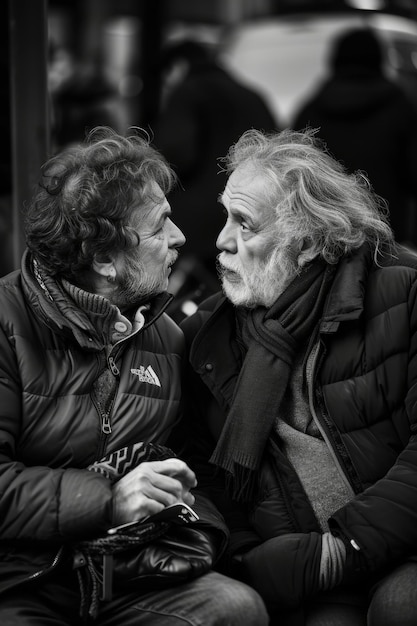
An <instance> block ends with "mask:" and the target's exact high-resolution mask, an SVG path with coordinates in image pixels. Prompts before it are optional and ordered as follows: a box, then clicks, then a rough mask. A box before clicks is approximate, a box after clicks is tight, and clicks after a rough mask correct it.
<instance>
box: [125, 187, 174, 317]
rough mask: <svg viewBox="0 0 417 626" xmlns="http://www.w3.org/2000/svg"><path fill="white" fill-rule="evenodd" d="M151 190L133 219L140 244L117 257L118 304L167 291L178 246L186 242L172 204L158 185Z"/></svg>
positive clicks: (132, 301)
mask: <svg viewBox="0 0 417 626" xmlns="http://www.w3.org/2000/svg"><path fill="white" fill-rule="evenodd" d="M149 191H150V199H149V202H148V204H147V205H146V206H143V205H142V206H138V207H137V208H134V209H133V211H132V217H131V222H130V224H131V227H132V228H133V229H134V230H135V231H136V232H137V233H138V235H139V237H140V243H139V245H138V246H137V247H136V248H134V249H133V250H127V251H126V252H123V253H120V254H119V255H118V257H117V258H116V260H115V266H116V272H117V279H116V282H117V284H118V288H117V291H116V293H115V294H114V298H113V301H114V303H115V304H117V305H118V306H119V307H120V306H122V307H123V306H129V305H131V304H135V303H137V302H138V301H139V300H143V299H146V298H149V297H152V296H154V295H156V294H158V293H161V292H163V291H165V290H166V289H167V287H168V279H169V275H170V273H171V269H170V268H171V266H172V265H173V264H174V262H175V261H176V259H177V256H178V250H177V248H179V247H181V246H183V245H184V243H185V237H184V235H183V234H182V232H181V231H180V229H179V228H178V227H177V226H176V225H175V224H174V223H173V222H172V221H171V219H170V216H171V207H170V205H169V203H168V201H167V199H166V198H165V195H164V194H163V192H162V190H161V188H160V187H159V185H157V184H156V183H152V184H151V185H149Z"/></svg>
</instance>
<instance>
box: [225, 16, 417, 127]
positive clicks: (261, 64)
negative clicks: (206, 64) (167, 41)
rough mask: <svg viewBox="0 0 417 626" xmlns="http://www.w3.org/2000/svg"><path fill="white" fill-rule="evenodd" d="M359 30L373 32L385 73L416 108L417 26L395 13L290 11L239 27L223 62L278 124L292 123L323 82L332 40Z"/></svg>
mask: <svg viewBox="0 0 417 626" xmlns="http://www.w3.org/2000/svg"><path fill="white" fill-rule="evenodd" d="M359 26H366V27H369V28H371V29H372V30H373V31H374V32H375V33H376V34H377V36H378V38H379V40H380V41H381V43H382V46H383V50H384V51H385V55H384V57H385V70H386V72H387V75H388V76H390V77H392V78H393V79H395V80H397V81H398V82H399V83H401V84H402V86H403V87H404V89H405V90H406V91H407V92H408V93H409V96H410V97H411V98H412V99H413V101H414V102H415V104H416V107H417V23H416V22H415V21H413V20H411V19H409V18H406V17H401V16H398V15H389V14H386V13H377V12H373V11H360V12H359V11H358V12H352V13H349V12H347V13H339V12H337V13H320V14H317V13H305V14H304V13H294V14H290V15H281V16H273V17H268V18H262V19H258V20H255V21H251V22H246V23H241V24H239V25H237V26H236V27H235V28H234V30H232V31H231V33H230V35H229V37H228V39H227V41H226V42H225V44H224V48H223V52H222V55H223V61H224V63H225V65H226V66H227V67H228V68H229V69H230V70H231V71H232V72H233V73H234V74H235V75H236V76H238V77H239V78H240V79H241V80H242V81H244V82H246V83H248V84H250V85H252V86H253V87H255V88H257V89H258V91H259V92H260V93H262V94H263V95H264V97H265V98H266V99H267V101H268V102H269V104H270V106H271V108H272V109H273V110H274V111H275V112H276V115H277V118H278V120H279V121H280V122H281V124H284V125H290V124H291V121H292V118H293V116H294V114H295V113H296V111H297V110H298V109H299V108H300V107H301V106H302V104H303V103H304V101H305V100H306V99H307V98H308V97H309V96H310V95H311V93H312V92H313V91H314V90H315V89H316V88H317V86H318V85H319V84H320V83H321V82H322V81H323V80H325V79H326V77H327V75H328V73H329V55H330V51H331V50H332V47H333V42H334V40H335V39H336V38H338V37H339V36H340V35H341V34H342V33H343V32H346V31H348V30H350V29H351V28H357V27H359Z"/></svg>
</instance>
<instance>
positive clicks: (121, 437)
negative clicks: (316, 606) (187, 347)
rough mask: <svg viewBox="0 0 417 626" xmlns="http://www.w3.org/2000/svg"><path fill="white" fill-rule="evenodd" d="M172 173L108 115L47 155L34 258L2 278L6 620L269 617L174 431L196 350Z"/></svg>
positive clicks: (30, 214) (143, 621)
mask: <svg viewBox="0 0 417 626" xmlns="http://www.w3.org/2000/svg"><path fill="white" fill-rule="evenodd" d="M173 183H174V175H173V171H172V170H171V168H170V166H169V165H168V163H167V162H166V161H165V159H164V158H163V157H162V156H161V155H160V154H159V153H158V152H157V151H156V150H155V149H154V148H153V147H152V146H151V145H150V143H149V141H148V139H147V137H146V136H141V135H140V133H139V132H138V133H133V134H132V135H130V136H128V137H124V136H121V135H118V134H117V133H115V132H113V131H112V130H111V129H106V128H97V129H95V130H94V131H92V132H91V134H90V136H89V137H88V138H87V141H86V142H85V143H83V144H80V145H75V146H70V147H68V148H67V149H65V150H64V151H62V152H61V153H59V154H57V155H55V156H54V157H52V158H51V159H50V160H49V161H48V162H47V163H46V164H45V165H44V167H43V169H42V176H41V180H40V186H39V188H38V190H37V191H36V193H35V195H34V198H33V201H32V203H31V204H30V206H29V207H28V208H27V212H26V221H25V233H26V241H27V250H26V251H25V253H24V256H23V259H22V265H21V269H20V270H17V271H15V272H13V273H11V274H9V275H8V276H5V277H3V278H2V279H1V281H0V623H1V624H2V626H12V625H13V626H14V625H16V624H19V625H20V626H29V624H30V625H32V626H33V625H34V624H39V625H41V624H55V625H57V626H58V625H59V626H65V625H67V626H70V625H75V624H87V623H89V624H91V623H94V624H97V625H102V626H104V625H106V626H112V625H114V626H116V625H117V626H133V625H134V626H140V625H143V626H152V625H157V626H162V625H165V626H175V625H179V624H184V623H185V622H186V623H187V624H190V625H191V624H192V625H194V626H197V625H198V624H206V625H210V624H213V626H214V625H215V624H219V623H222V624H225V623H227V624H233V625H235V626H240V625H241V624H242V623H245V624H248V623H249V624H251V625H252V626H258V625H259V624H262V626H264V625H266V624H267V623H268V621H267V620H268V618H267V615H266V611H265V607H264V605H263V602H262V600H261V599H260V597H259V595H258V594H257V593H256V592H255V591H254V590H253V589H251V588H250V587H248V586H247V585H243V584H241V583H239V582H238V581H235V580H231V579H227V578H226V577H225V576H223V575H221V574H219V573H217V572H214V571H210V570H211V568H214V566H215V564H216V561H217V559H218V558H219V557H220V555H221V553H222V551H223V550H224V548H225V545H226V543H227V537H228V533H227V529H226V528H225V526H224V522H223V521H222V520H221V519H220V517H219V515H218V513H217V511H216V510H215V509H214V507H212V506H211V505H210V503H209V502H208V501H207V500H206V499H204V498H201V497H197V494H196V492H195V491H194V489H195V487H196V478H195V474H194V472H193V471H192V470H191V469H190V468H189V467H188V465H187V464H186V463H185V462H184V461H182V460H180V459H179V458H178V457H177V456H176V454H175V452H174V451H173V450H171V449H170V448H168V447H167V445H166V444H167V443H168V437H169V435H170V432H171V430H172V428H173V426H174V424H175V423H176V422H177V421H178V419H179V417H180V414H181V412H180V409H181V397H182V392H181V377H182V370H183V354H184V341H183V335H182V332H181V331H180V329H179V328H178V326H177V325H176V324H175V323H174V322H173V321H172V320H171V319H170V318H169V317H168V316H167V315H166V313H165V309H166V307H167V305H168V303H169V302H170V300H171V297H170V296H169V294H168V293H167V292H166V289H167V287H168V278H169V274H170V267H171V265H172V264H173V263H174V261H175V260H176V258H177V256H178V250H179V248H180V247H181V246H182V245H183V244H184V242H185V238H184V236H183V234H182V232H181V231H180V230H179V228H178V227H177V226H176V225H175V224H174V222H173V221H172V219H171V217H172V215H171V207H170V205H169V203H168V201H167V198H166V194H167V193H168V191H169V190H170V188H171V186H172V185H173ZM176 503H178V505H179V506H177V508H174V509H168V508H167V507H169V506H170V505H175V504H176ZM190 505H192V506H193V507H195V511H194V510H192V511H191V514H192V517H191V519H189V520H188V521H189V523H190V524H191V522H192V524H191V526H190V528H189V530H188V532H187V529H186V528H185V527H184V526H183V525H181V524H180V522H181V523H183V521H184V519H185V520H186V521H187V518H186V517H185V514H186V513H187V511H188V509H187V506H190ZM177 509H178V510H179V517H177V518H175V520H174V521H175V524H174V522H172V523H169V522H167V521H165V522H164V523H161V521H160V522H157V521H156V520H155V519H154V521H148V522H147V523H146V522H145V520H146V519H147V518H148V517H149V516H153V515H158V514H161V515H164V514H165V515H168V514H169V513H171V514H172V510H174V511H175V510H177ZM195 513H196V514H197V515H196V514H195ZM166 519H167V518H165V520H166ZM169 519H173V518H169ZM143 524H145V525H143ZM132 528H133V529H136V531H137V532H136V533H134V532H130V533H129V530H128V529H130V531H132ZM187 528H188V527H187ZM175 529H177V530H175ZM109 531H110V533H111V534H110V535H109V534H108V533H109ZM140 531H142V534H141V533H140ZM161 531H163V533H164V534H161ZM144 532H146V537H145V535H144V534H143V533H144ZM173 532H174V533H175V534H174V536H173V534H172V533H173ZM141 537H143V538H144V541H143V542H142V543H141V542H136V543H134V541H135V540H138V539H141ZM109 538H110V539H111V541H112V543H111V544H110V543H109ZM145 539H146V541H145ZM121 540H123V542H124V543H123V544H122V543H121ZM111 546H113V547H115V548H116V549H115V550H112V549H111ZM100 547H101V548H100ZM121 548H123V549H121ZM94 549H95V551H94ZM214 599H215V600H214Z"/></svg>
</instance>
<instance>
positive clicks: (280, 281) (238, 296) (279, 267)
mask: <svg viewBox="0 0 417 626" xmlns="http://www.w3.org/2000/svg"><path fill="white" fill-rule="evenodd" d="M292 257H293V255H292V254H291V253H290V251H289V250H288V249H287V248H284V249H280V250H275V251H274V252H273V253H272V254H271V255H270V257H269V258H268V260H267V261H266V262H264V263H261V262H258V263H257V264H256V265H254V268H253V271H252V273H251V274H249V273H247V272H246V271H244V270H243V269H242V268H241V267H239V266H238V265H237V264H236V262H235V261H234V259H233V257H230V256H229V255H228V253H227V252H222V253H221V254H219V256H218V262H219V274H220V279H221V281H222V287H223V291H224V293H225V295H226V297H227V298H228V299H229V300H230V301H231V302H232V304H234V305H235V306H242V307H246V308H249V309H252V308H255V307H257V306H265V307H267V308H268V307H270V306H271V305H272V304H273V303H274V302H275V300H276V299H277V298H278V297H279V296H280V295H281V294H282V293H283V291H284V290H285V289H286V287H287V286H288V285H289V283H290V282H291V281H292V280H293V278H294V277H295V276H296V274H297V273H298V271H299V268H298V264H297V263H296V261H294V260H293V259H292ZM227 270H229V271H231V272H233V274H229V272H228V271H227Z"/></svg>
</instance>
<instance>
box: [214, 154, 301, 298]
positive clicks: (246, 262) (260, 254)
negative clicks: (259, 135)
mask: <svg viewBox="0 0 417 626" xmlns="http://www.w3.org/2000/svg"><path fill="white" fill-rule="evenodd" d="M271 185H272V182H271V181H269V180H268V179H266V178H265V177H263V176H262V175H260V174H259V173H257V172H256V171H255V170H254V169H253V166H250V165H248V164H245V165H242V166H240V167H238V168H237V169H236V170H235V171H234V172H233V173H232V174H231V176H230V178H229V180H228V182H227V184H226V188H225V190H224V193H223V195H222V198H221V200H222V203H223V205H224V207H225V209H226V212H227V221H226V224H225V226H224V228H223V230H222V231H221V232H220V234H219V237H218V239H217V244H216V245H217V247H218V248H219V250H221V253H220V255H219V257H218V261H219V272H220V277H221V280H222V285H223V290H224V292H225V294H226V296H227V297H228V298H229V300H230V301H231V302H232V303H233V304H234V305H236V306H245V307H248V308H253V307H256V306H266V307H269V306H271V304H273V302H274V301H275V300H276V299H277V297H278V296H279V295H280V294H281V293H282V292H283V291H284V289H285V288H286V286H287V285H288V284H289V282H290V281H291V280H292V279H293V278H294V276H295V274H296V273H297V267H298V266H297V254H296V250H295V236H293V235H292V234H291V233H285V232H284V230H283V229H282V228H281V227H280V226H279V225H278V224H279V223H280V221H281V220H279V219H278V221H277V214H276V212H275V211H274V210H273V209H271V208H270V206H268V204H267V200H266V197H267V195H266V193H265V192H266V190H267V189H268V186H271Z"/></svg>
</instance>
